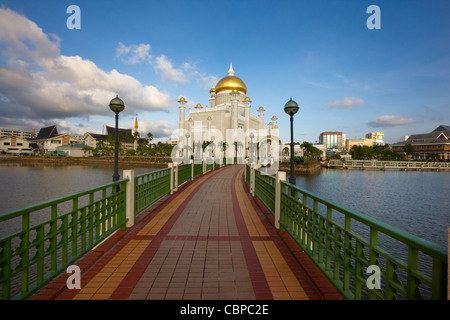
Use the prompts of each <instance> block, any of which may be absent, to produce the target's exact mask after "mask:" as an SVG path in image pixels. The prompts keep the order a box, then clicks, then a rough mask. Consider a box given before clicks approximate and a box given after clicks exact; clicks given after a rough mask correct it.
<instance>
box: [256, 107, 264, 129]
mask: <svg viewBox="0 0 450 320" xmlns="http://www.w3.org/2000/svg"><path fill="white" fill-rule="evenodd" d="M264 111H265V110H264V108H263V107H259V108H258V112H259V128H260V129H264Z"/></svg>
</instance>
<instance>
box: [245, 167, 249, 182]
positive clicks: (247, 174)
mask: <svg viewBox="0 0 450 320" xmlns="http://www.w3.org/2000/svg"><path fill="white" fill-rule="evenodd" d="M245 182H247V183H248V184H250V166H249V165H246V166H245Z"/></svg>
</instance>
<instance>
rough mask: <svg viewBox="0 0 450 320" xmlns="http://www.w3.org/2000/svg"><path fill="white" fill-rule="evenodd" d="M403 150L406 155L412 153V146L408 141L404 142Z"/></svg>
mask: <svg viewBox="0 0 450 320" xmlns="http://www.w3.org/2000/svg"><path fill="white" fill-rule="evenodd" d="M403 151H404V152H405V153H406V155H407V156H409V157H411V156H412V155H413V154H414V147H413V146H412V145H411V144H409V143H405V146H404V147H403Z"/></svg>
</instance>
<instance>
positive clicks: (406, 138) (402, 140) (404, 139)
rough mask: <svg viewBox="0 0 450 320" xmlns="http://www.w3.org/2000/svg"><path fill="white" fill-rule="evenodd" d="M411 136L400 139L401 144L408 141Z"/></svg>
mask: <svg viewBox="0 0 450 320" xmlns="http://www.w3.org/2000/svg"><path fill="white" fill-rule="evenodd" d="M408 138H409V136H403V137H400V142H405V141H406V140H408Z"/></svg>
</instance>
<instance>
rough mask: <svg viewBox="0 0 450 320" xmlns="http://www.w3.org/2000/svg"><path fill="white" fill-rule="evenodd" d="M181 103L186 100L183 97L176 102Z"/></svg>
mask: <svg viewBox="0 0 450 320" xmlns="http://www.w3.org/2000/svg"><path fill="white" fill-rule="evenodd" d="M181 101H186V99H185V98H184V97H181V98H180V100H178V102H181Z"/></svg>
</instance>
